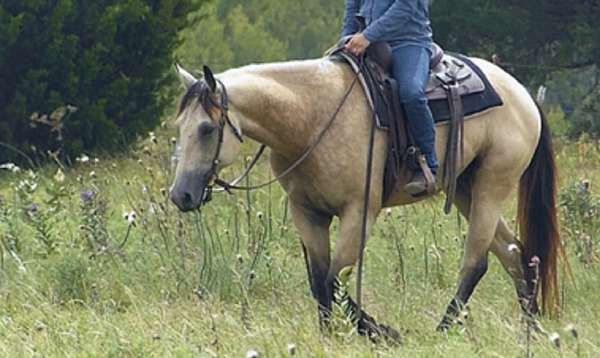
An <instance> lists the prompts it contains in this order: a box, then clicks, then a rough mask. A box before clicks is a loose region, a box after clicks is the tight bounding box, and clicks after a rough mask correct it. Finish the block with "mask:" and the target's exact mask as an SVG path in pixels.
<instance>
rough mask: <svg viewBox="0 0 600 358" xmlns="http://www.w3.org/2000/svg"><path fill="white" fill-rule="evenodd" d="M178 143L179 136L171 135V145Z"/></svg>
mask: <svg viewBox="0 0 600 358" xmlns="http://www.w3.org/2000/svg"><path fill="white" fill-rule="evenodd" d="M175 144H177V138H175V137H171V145H175Z"/></svg>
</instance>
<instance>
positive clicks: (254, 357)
mask: <svg viewBox="0 0 600 358" xmlns="http://www.w3.org/2000/svg"><path fill="white" fill-rule="evenodd" d="M259 357H260V353H258V352H257V351H256V350H254V349H251V350H249V351H248V352H247V353H246V358H259Z"/></svg>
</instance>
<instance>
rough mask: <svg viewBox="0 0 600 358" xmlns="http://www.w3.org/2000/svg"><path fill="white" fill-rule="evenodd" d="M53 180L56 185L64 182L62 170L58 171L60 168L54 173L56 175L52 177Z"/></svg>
mask: <svg viewBox="0 0 600 358" xmlns="http://www.w3.org/2000/svg"><path fill="white" fill-rule="evenodd" d="M54 180H55V181H56V182H57V183H62V182H64V181H65V173H63V172H62V170H60V168H59V169H58V170H57V171H56V174H55V175H54Z"/></svg>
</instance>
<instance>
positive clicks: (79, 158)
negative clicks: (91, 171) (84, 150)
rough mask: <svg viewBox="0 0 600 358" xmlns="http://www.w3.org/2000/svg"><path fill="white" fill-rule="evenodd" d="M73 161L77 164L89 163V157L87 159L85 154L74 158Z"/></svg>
mask: <svg viewBox="0 0 600 358" xmlns="http://www.w3.org/2000/svg"><path fill="white" fill-rule="evenodd" d="M75 160H76V161H77V162H79V163H89V161H90V157H88V156H87V155H85V154H82V155H81V156H80V157H78V158H76V159H75Z"/></svg>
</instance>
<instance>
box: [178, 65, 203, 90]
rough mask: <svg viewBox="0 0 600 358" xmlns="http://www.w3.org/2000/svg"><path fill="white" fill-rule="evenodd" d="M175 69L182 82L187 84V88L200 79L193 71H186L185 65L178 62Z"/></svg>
mask: <svg viewBox="0 0 600 358" xmlns="http://www.w3.org/2000/svg"><path fill="white" fill-rule="evenodd" d="M175 71H177V77H179V80H180V81H181V83H182V84H183V85H184V86H185V88H186V89H189V88H190V87H192V86H193V85H194V84H195V83H196V82H198V80H197V79H196V77H194V76H193V75H192V74H191V73H189V72H188V71H186V70H185V69H184V68H183V67H181V66H179V64H178V63H176V64H175Z"/></svg>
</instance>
